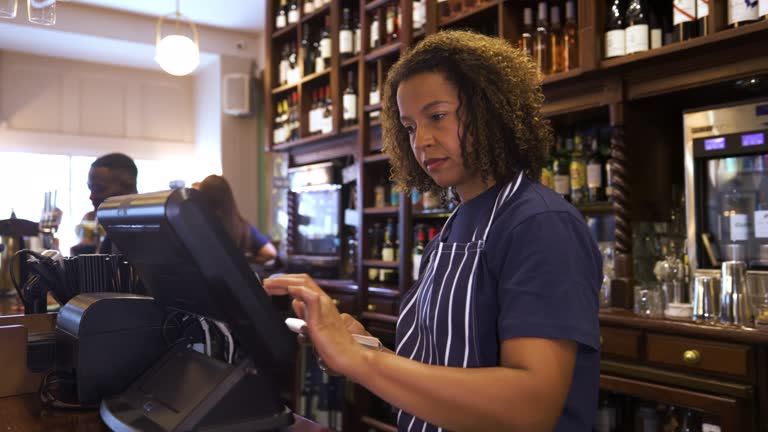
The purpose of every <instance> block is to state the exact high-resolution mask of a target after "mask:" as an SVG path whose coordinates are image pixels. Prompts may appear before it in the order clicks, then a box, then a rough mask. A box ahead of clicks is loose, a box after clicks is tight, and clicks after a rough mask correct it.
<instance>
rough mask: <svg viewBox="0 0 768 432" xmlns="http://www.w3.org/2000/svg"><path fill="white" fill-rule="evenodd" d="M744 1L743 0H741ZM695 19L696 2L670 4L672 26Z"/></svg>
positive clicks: (692, 0) (688, 0)
mask: <svg viewBox="0 0 768 432" xmlns="http://www.w3.org/2000/svg"><path fill="white" fill-rule="evenodd" d="M742 1H744V0H742ZM695 19H696V0H674V1H673V2H672V24H673V25H678V24H682V23H684V22H688V21H694V20H695Z"/></svg>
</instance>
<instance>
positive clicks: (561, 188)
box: [555, 174, 571, 195]
mask: <svg viewBox="0 0 768 432" xmlns="http://www.w3.org/2000/svg"><path fill="white" fill-rule="evenodd" d="M555 192H557V193H559V194H560V195H570V194H571V177H569V176H567V175H561V174H557V175H555Z"/></svg>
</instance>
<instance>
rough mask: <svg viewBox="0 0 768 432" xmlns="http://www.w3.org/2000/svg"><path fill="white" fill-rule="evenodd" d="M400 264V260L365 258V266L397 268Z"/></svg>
mask: <svg viewBox="0 0 768 432" xmlns="http://www.w3.org/2000/svg"><path fill="white" fill-rule="evenodd" d="M399 266H400V263H399V262H398V261H382V260H363V267H376V268H387V269H396V268H398V267H399Z"/></svg>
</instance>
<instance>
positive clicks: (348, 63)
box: [341, 54, 360, 67]
mask: <svg viewBox="0 0 768 432" xmlns="http://www.w3.org/2000/svg"><path fill="white" fill-rule="evenodd" d="M358 61H360V54H358V55H356V56H352V57H350V58H348V59H346V60H344V61H343V62H341V67H347V66H351V65H354V64H357V62H358Z"/></svg>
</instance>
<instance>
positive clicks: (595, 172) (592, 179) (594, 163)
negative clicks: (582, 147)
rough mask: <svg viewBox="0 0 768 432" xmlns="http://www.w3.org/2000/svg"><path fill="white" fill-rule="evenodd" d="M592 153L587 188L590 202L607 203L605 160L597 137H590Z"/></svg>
mask: <svg viewBox="0 0 768 432" xmlns="http://www.w3.org/2000/svg"><path fill="white" fill-rule="evenodd" d="M590 145H591V147H592V153H591V154H590V155H589V159H588V160H587V188H588V193H589V202H600V201H605V160H604V159H603V154H602V153H601V152H600V147H599V145H598V141H597V137H595V136H592V137H590Z"/></svg>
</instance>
